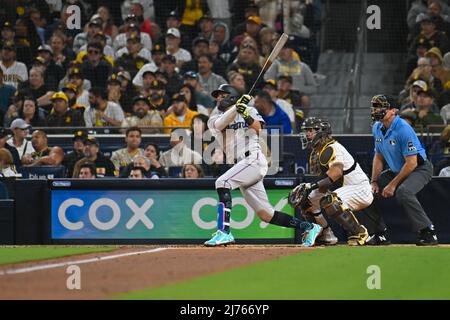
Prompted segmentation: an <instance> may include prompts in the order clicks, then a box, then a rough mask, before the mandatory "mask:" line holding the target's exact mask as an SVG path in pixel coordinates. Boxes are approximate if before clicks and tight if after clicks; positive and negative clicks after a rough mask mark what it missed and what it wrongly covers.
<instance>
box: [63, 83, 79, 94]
mask: <svg viewBox="0 0 450 320" xmlns="http://www.w3.org/2000/svg"><path fill="white" fill-rule="evenodd" d="M62 91H63V92H64V93H66V92H67V91H72V92H73V93H75V94H76V93H77V87H76V86H75V85H73V84H70V83H69V84H67V85H66V86H65V87H64V88H62Z"/></svg>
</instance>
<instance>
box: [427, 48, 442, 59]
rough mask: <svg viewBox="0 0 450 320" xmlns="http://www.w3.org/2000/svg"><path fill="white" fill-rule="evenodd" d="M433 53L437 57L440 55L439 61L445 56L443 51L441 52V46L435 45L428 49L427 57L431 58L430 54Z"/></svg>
mask: <svg viewBox="0 0 450 320" xmlns="http://www.w3.org/2000/svg"><path fill="white" fill-rule="evenodd" d="M433 54H434V55H435V56H436V57H438V59H439V61H441V62H442V60H443V58H442V52H441V50H439V48H437V47H433V48H431V49H430V50H428V51H427V52H426V53H425V57H427V58H429V57H430V55H433Z"/></svg>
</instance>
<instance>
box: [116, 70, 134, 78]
mask: <svg viewBox="0 0 450 320" xmlns="http://www.w3.org/2000/svg"><path fill="white" fill-rule="evenodd" d="M117 78H125V79H127V80H128V81H131V75H130V73H129V72H128V71H125V70H124V71H119V73H118V74H117Z"/></svg>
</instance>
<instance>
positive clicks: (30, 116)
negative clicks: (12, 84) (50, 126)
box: [11, 97, 46, 127]
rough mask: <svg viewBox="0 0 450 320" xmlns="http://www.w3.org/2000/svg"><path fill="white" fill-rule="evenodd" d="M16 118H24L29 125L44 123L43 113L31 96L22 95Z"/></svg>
mask: <svg viewBox="0 0 450 320" xmlns="http://www.w3.org/2000/svg"><path fill="white" fill-rule="evenodd" d="M18 118H21V119H23V120H25V122H26V123H28V124H29V125H30V126H31V127H45V125H46V122H45V113H44V111H43V110H42V109H41V108H39V107H38V106H37V103H36V100H34V99H33V98H32V97H24V100H23V105H22V108H20V109H19V110H18ZM14 119H15V118H13V119H11V120H14Z"/></svg>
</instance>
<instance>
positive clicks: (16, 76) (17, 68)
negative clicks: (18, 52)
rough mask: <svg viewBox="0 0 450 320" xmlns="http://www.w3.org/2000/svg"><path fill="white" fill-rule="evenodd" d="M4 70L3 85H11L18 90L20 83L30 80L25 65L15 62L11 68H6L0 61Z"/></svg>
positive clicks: (0, 65)
mask: <svg viewBox="0 0 450 320" xmlns="http://www.w3.org/2000/svg"><path fill="white" fill-rule="evenodd" d="M0 67H1V68H2V70H3V83H5V84H9V85H11V86H13V87H14V88H16V89H17V87H18V86H19V83H20V82H24V81H27V80H28V71H27V67H26V66H25V64H24V63H22V62H19V61H15V62H14V63H13V64H12V65H11V66H10V67H9V68H6V67H5V66H4V65H3V63H2V62H1V61H0Z"/></svg>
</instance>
